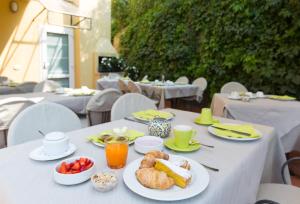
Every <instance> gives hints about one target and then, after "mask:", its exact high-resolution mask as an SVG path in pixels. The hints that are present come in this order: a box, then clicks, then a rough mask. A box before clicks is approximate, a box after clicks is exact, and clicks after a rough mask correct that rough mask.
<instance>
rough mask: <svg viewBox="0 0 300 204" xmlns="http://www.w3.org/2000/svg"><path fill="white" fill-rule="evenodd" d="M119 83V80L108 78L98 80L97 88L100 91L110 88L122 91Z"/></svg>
mask: <svg viewBox="0 0 300 204" xmlns="http://www.w3.org/2000/svg"><path fill="white" fill-rule="evenodd" d="M118 81H119V79H106V78H103V79H98V80H97V82H96V88H97V89H98V90H104V89H108V88H114V89H118V90H120V89H119V86H118ZM125 81H126V80H125Z"/></svg>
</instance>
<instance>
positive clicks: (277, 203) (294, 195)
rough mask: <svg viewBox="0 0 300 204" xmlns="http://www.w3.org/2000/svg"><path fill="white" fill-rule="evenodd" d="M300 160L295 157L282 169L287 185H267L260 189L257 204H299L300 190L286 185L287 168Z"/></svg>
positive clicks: (261, 186)
mask: <svg viewBox="0 0 300 204" xmlns="http://www.w3.org/2000/svg"><path fill="white" fill-rule="evenodd" d="M296 160H300V157H294V158H291V159H289V160H287V161H286V162H285V163H284V164H283V165H282V167H281V176H282V179H283V182H284V183H285V184H277V183H265V184H261V185H260V187H259V192H258V194H257V202H256V203H255V204H299V203H300V188H299V187H295V186H291V185H286V183H287V182H286V178H285V176H284V175H285V174H284V172H285V168H286V167H287V165H288V164H289V163H291V162H293V161H296Z"/></svg>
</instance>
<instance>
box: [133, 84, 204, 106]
mask: <svg viewBox="0 0 300 204" xmlns="http://www.w3.org/2000/svg"><path fill="white" fill-rule="evenodd" d="M138 85H139V86H140V87H141V89H142V91H143V93H144V94H145V95H146V96H148V97H149V98H153V99H157V100H158V101H159V108H160V109H161V108H164V107H165V100H166V99H174V98H183V97H190V96H197V95H201V97H202V94H203V93H202V92H199V90H198V89H199V88H198V86H196V85H191V84H186V85H178V84H176V85H173V86H155V85H153V84H143V83H138Z"/></svg>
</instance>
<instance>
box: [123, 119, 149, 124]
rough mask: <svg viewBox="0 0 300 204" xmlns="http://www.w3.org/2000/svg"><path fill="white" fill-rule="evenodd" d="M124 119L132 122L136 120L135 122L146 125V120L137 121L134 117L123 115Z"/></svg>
mask: <svg viewBox="0 0 300 204" xmlns="http://www.w3.org/2000/svg"><path fill="white" fill-rule="evenodd" d="M124 119H125V120H129V121H132V122H136V123H141V124H144V125H148V123H147V122H142V121H138V120H135V119H132V118H129V117H125V118H124Z"/></svg>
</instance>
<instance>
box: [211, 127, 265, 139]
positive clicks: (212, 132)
mask: <svg viewBox="0 0 300 204" xmlns="http://www.w3.org/2000/svg"><path fill="white" fill-rule="evenodd" d="M225 124H226V125H240V124H232V123H224V125H225ZM215 129H216V128H214V127H212V126H209V127H208V132H209V133H211V134H213V135H215V136H217V137H221V138H224V139H228V140H234V141H253V140H259V139H260V138H261V137H262V133H261V132H260V131H259V130H257V129H255V131H256V132H257V133H258V134H259V135H260V137H258V138H251V137H249V138H235V137H226V136H222V135H218V134H216V132H215Z"/></svg>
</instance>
